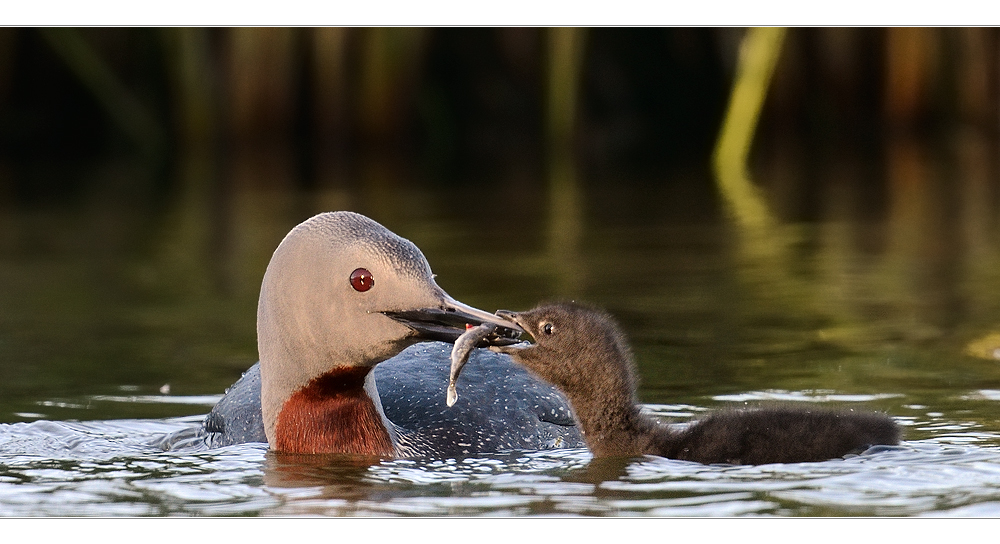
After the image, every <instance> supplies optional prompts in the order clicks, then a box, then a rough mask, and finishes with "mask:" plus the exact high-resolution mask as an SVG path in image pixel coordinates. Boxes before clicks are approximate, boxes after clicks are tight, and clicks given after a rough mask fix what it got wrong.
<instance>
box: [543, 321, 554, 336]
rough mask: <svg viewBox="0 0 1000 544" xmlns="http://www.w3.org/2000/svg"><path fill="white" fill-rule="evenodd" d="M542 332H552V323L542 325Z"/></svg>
mask: <svg viewBox="0 0 1000 544" xmlns="http://www.w3.org/2000/svg"><path fill="white" fill-rule="evenodd" d="M542 332H543V333H545V334H552V323H546V324H544V325H542Z"/></svg>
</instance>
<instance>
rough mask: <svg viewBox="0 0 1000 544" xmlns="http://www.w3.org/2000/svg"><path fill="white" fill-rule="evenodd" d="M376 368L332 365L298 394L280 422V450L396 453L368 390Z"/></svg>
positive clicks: (287, 403)
mask: <svg viewBox="0 0 1000 544" xmlns="http://www.w3.org/2000/svg"><path fill="white" fill-rule="evenodd" d="M370 371H371V369H370V368H345V369H337V370H332V371H330V372H328V373H326V374H323V375H322V376H319V377H318V378H315V379H314V380H312V381H311V382H309V384H308V385H306V386H305V387H303V388H302V389H299V390H298V391H296V392H295V393H293V394H292V396H291V397H289V399H288V400H287V401H285V404H284V406H282V407H281V412H279V413H278V421H277V423H276V425H275V444H272V447H273V448H274V449H275V450H277V451H283V452H289V453H354V454H361V455H376V456H382V457H390V456H392V455H393V453H394V452H395V448H394V447H393V443H392V438H391V437H390V436H389V431H388V430H386V428H385V425H384V424H383V423H382V417H381V416H380V415H379V413H378V410H376V409H375V403H374V402H373V401H372V399H371V397H369V396H368V393H366V392H365V390H364V385H365V376H367V375H368V372H370Z"/></svg>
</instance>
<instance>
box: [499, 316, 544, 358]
mask: <svg viewBox="0 0 1000 544" xmlns="http://www.w3.org/2000/svg"><path fill="white" fill-rule="evenodd" d="M497 316H498V317H501V318H503V319H504V320H506V321H507V323H508V325H507V326H511V325H513V326H515V327H517V328H518V329H520V330H521V331H524V330H525V328H524V324H522V323H521V322H520V317H521V316H520V314H518V313H517V312H512V311H510V310H497ZM529 334H530V333H529ZM532 346H534V344H532V343H529V342H527V341H520V342H511V343H506V344H492V345H490V351H494V352H496V353H507V354H510V353H513V352H515V351H518V350H522V349H526V348H530V347H532Z"/></svg>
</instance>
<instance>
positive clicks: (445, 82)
mask: <svg viewBox="0 0 1000 544" xmlns="http://www.w3.org/2000/svg"><path fill="white" fill-rule="evenodd" d="M579 33H580V34H581V43H582V44H583V45H582V50H583V51H582V55H583V60H582V66H581V70H580V73H579V81H578V82H577V83H576V84H577V86H578V93H579V101H578V107H577V108H576V114H577V119H576V123H575V130H574V134H573V143H574V148H575V150H576V157H577V160H578V161H579V170H580V171H581V172H586V177H587V178H588V179H602V180H607V181H606V182H607V183H610V182H612V181H614V182H619V181H623V180H628V179H630V178H633V179H640V178H641V179H644V180H645V179H648V178H649V177H659V178H661V179H663V180H666V179H669V177H670V176H668V175H664V173H666V172H669V171H671V170H677V169H685V168H687V169H705V168H707V164H708V162H709V161H708V158H709V155H710V152H711V148H712V145H713V141H714V138H715V137H716V134H717V132H718V128H719V124H720V120H721V118H722V115H723V113H724V111H725V106H726V100H727V96H728V92H729V88H730V84H731V81H732V77H733V69H734V65H735V62H736V58H737V51H738V45H739V40H740V38H741V36H742V33H743V30H742V29H737V28H722V29H713V28H597V29H587V30H580V31H579ZM550 34H551V32H550V31H549V30H547V29H544V28H499V29H494V28H348V29H337V28H322V29H312V28H230V29H209V28H195V29H189V28H169V29H156V28H85V29H16V28H6V29H0V202H3V203H4V205H8V206H9V205H15V206H25V205H45V204H50V203H58V202H62V203H67V202H73V201H75V200H78V199H80V198H81V196H82V195H83V194H85V193H87V192H88V191H90V190H92V189H93V188H92V187H91V185H93V184H94V183H96V182H95V180H94V179H93V177H91V176H88V175H87V172H88V171H90V170H92V169H93V168H95V165H97V164H101V163H107V162H108V161H109V158H112V157H113V158H128V159H129V160H133V161H135V163H137V164H139V165H141V166H142V168H144V169H145V170H146V171H148V175H147V176H145V177H144V179H141V180H140V179H136V180H134V184H136V185H139V186H130V187H129V188H128V189H127V190H126V191H124V193H123V194H122V195H121V196H122V198H127V195H126V194H125V193H132V194H131V197H134V198H140V199H146V200H148V199H153V200H155V199H158V198H160V197H162V196H163V194H164V193H168V192H170V191H173V190H176V187H175V185H176V182H177V177H176V176H174V175H172V173H173V172H172V171H173V170H174V169H175V168H177V162H176V160H175V159H176V157H177V156H178V155H179V154H181V153H189V152H192V150H197V151H198V152H208V153H211V154H213V155H214V156H217V157H221V158H222V162H221V167H223V168H225V167H226V161H231V160H234V158H235V160H239V157H241V156H244V155H253V156H257V157H258V158H260V157H263V156H265V155H266V156H270V157H273V158H274V160H280V161H283V162H284V163H286V164H287V165H286V166H283V167H282V168H283V169H285V170H288V172H289V175H286V176H283V177H284V178H285V179H278V178H277V177H270V178H267V177H266V176H264V177H261V179H256V180H249V179H246V178H244V177H240V176H219V177H218V178H217V182H216V184H218V185H221V189H222V190H225V188H226V187H228V186H232V185H239V184H242V183H263V184H271V185H277V186H282V185H291V186H292V187H295V188H300V189H304V190H308V189H312V188H316V187H322V186H328V185H337V184H341V185H347V186H350V185H352V184H353V185H356V184H364V183H366V182H365V181H364V180H363V177H364V172H365V168H366V164H367V163H370V162H372V161H379V162H383V163H389V164H395V165H398V166H399V167H400V168H405V169H406V170H407V171H408V172H411V174H410V175H408V176H407V177H408V178H409V179H408V182H409V183H417V184H445V185H448V184H451V185H455V184H467V183H480V184H488V183H491V182H496V181H498V180H510V179H516V178H518V176H520V177H522V178H526V179H531V178H534V177H537V175H538V174H539V173H540V172H543V171H544V161H545V149H546V146H545V138H546V135H545V130H546V124H545V118H544V116H545V112H546V108H547V104H546V86H547V81H548V80H547V74H548V73H549V71H550V70H552V69H553V67H552V66H551V65H550V63H549V62H548V61H549V57H548V55H547V52H548V49H547V47H548V41H547V40H548V38H549V35H550ZM998 36H1000V31H998V30H997V29H963V28H892V29H881V28H833V29H825V28H808V29H793V30H792V31H791V32H790V33H789V36H788V39H787V40H786V42H785V46H784V50H783V54H782V57H781V60H780V62H779V66H778V69H777V73H776V75H775V82H774V86H773V88H772V92H771V94H770V96H769V99H768V102H767V106H766V111H765V113H764V115H763V117H762V124H763V126H762V131H761V135H760V139H759V140H760V141H761V142H762V144H761V145H762V146H764V147H766V146H767V145H768V144H767V142H771V141H775V140H786V141H791V142H796V144H797V145H798V146H799V147H800V149H801V151H802V153H805V154H816V153H823V152H827V151H828V150H830V149H831V148H836V149H839V148H847V149H850V150H851V152H857V153H865V152H868V153H871V154H872V155H874V156H879V155H881V149H882V148H883V147H884V141H885V140H886V139H891V138H898V137H907V138H913V137H917V138H942V137H948V136H951V135H953V134H954V133H955V131H956V130H964V129H966V128H970V127H971V128H972V129H973V130H976V131H980V132H982V133H984V134H987V135H989V136H991V137H992V136H995V134H996V132H997V127H998V112H997V103H998V100H997V97H998V89H1000V85H998V80H997V67H998V64H1000V62H998V50H1000V47H998ZM261 160H266V159H261ZM130 185H132V184H130ZM803 190H804V192H805V194H806V196H805V197H804V198H805V199H806V201H805V204H803V206H795V207H794V208H796V211H797V212H798V213H800V214H805V215H809V213H808V212H809V206H808V194H809V192H810V187H809V183H808V182H806V183H805V186H804V188H803ZM126 201H127V200H126Z"/></svg>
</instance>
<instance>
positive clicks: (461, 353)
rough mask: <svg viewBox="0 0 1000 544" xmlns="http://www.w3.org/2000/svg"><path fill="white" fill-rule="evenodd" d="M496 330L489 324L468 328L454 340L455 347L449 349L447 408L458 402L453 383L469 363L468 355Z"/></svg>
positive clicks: (494, 326)
mask: <svg viewBox="0 0 1000 544" xmlns="http://www.w3.org/2000/svg"><path fill="white" fill-rule="evenodd" d="M496 328H497V326H496V325H493V324H491V323H483V324H482V325H480V326H478V327H470V328H468V329H466V330H465V332H464V333H462V336H459V337H458V340H455V347H453V348H451V377H450V378H449V379H448V406H454V405H455V401H457V400H458V391H456V390H455V382H456V381H458V375H459V374H461V373H462V367H463V366H465V363H466V362H468V361H469V355H470V354H472V350H473V349H475V347H476V344H478V343H479V342H482V341H483V340H485V339H486V337H487V336H489V335H490V334H493V331H494V330H495V329H496Z"/></svg>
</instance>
